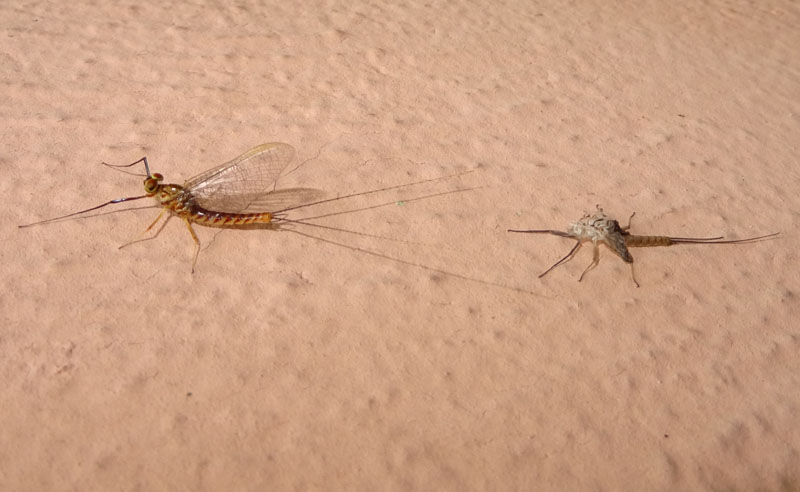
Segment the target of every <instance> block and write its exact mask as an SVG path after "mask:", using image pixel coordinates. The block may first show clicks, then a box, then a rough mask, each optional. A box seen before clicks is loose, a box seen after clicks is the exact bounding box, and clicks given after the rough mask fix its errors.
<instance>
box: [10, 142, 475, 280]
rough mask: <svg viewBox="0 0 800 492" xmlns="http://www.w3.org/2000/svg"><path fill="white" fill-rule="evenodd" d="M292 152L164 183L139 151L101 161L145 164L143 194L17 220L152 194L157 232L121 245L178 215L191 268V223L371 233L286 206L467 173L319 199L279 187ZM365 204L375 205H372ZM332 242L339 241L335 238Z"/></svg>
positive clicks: (253, 154) (261, 149)
mask: <svg viewBox="0 0 800 492" xmlns="http://www.w3.org/2000/svg"><path fill="white" fill-rule="evenodd" d="M294 154H295V151H294V148H293V147H292V146H291V145H289V144H285V143H277V142H273V143H266V144H262V145H259V146H257V147H254V148H253V149H250V150H248V151H247V152H245V153H244V154H242V155H240V156H238V157H236V158H235V159H233V160H231V161H229V162H226V163H224V164H222V165H220V166H217V167H214V168H212V169H209V170H207V171H205V172H202V173H200V174H198V175H197V176H194V177H193V178H190V179H188V180H187V181H186V182H185V183H184V184H182V185H178V184H171V183H164V182H163V181H164V176H163V175H161V174H160V173H151V172H150V165H149V163H148V162H147V157H142V158H141V159H139V160H137V161H135V162H132V163H130V164H124V165H112V164H106V163H104V164H105V165H106V166H109V167H112V168H129V167H132V166H135V165H137V164H140V163H141V164H143V165H144V168H145V173H146V174H145V175H144V176H145V179H144V191H145V194H144V195H141V196H135V197H125V198H116V199H114V200H110V201H108V202H106V203H103V204H101V205H97V206H95V207H92V208H88V209H86V210H81V211H80V212H75V213H71V214H67V215H63V216H60V217H55V218H52V219H47V220H43V221H39V222H35V223H32V224H26V225H21V226H19V227H30V226H34V225H39V224H46V223H49V222H54V221H58V220H62V219H67V218H70V217H74V216H78V215H81V214H85V213H87V212H91V211H93V210H97V209H100V208H102V207H105V206H108V205H112V204H117V203H122V202H129V201H133V200H140V199H142V198H154V199H155V200H156V202H157V206H158V207H161V212H160V213H159V214H158V216H157V217H156V219H155V220H154V221H153V222H152V223H151V224H150V225H149V226H148V227H147V229H145V231H144V232H143V234H146V233H147V232H148V231H150V230H151V229H153V227H155V225H156V224H158V223H159V221H161V219H162V218H164V217H165V216H166V219H165V220H164V222H163V223H162V224H161V226H160V227H159V228H158V229H157V230H156V233H155V234H154V235H153V236H152V237H149V238H144V239H137V240H135V241H131V242H129V243H126V244H123V245H122V246H120V248H122V247H125V246H127V245H129V244H133V243H136V242H140V241H145V240H148V239H153V238H155V237H156V236H158V234H159V233H160V232H161V230H162V229H163V228H164V226H165V225H166V224H167V222H168V221H169V219H170V218H171V217H178V218H180V219H181V220H182V221H183V222H184V224H186V227H187V228H188V229H189V233H190V234H191V236H192V240H193V241H194V244H195V251H194V256H193V259H192V272H194V268H195V265H196V264H197V258H198V256H199V255H200V240H199V239H198V237H197V234H196V233H195V231H194V228H193V227H192V225H193V224H198V225H202V226H207V227H217V228H226V229H253V228H278V227H279V226H280V225H281V224H284V223H286V224H289V223H291V224H303V225H308V226H312V227H322V228H324V229H333V230H338V231H342V232H351V233H355V234H359V235H363V236H372V235H370V234H366V233H362V232H357V231H349V230H346V229H338V228H334V227H329V226H323V225H320V224H314V223H309V222H306V220H310V219H312V218H317V217H311V218H305V219H289V218H288V217H287V212H289V211H291V210H296V209H300V208H305V207H310V206H312V205H319V204H322V203H327V202H332V201H336V200H342V199H345V198H350V197H355V196H361V195H367V194H371V193H378V192H381V191H388V190H393V189H399V188H403V187H407V186H413V185H419V184H423V183H428V182H432V181H438V180H442V179H446V178H450V177H457V176H461V175H463V174H466V173H458V174H452V175H448V176H442V177H439V178H432V179H426V180H422V181H416V182H413V183H406V184H402V185H397V186H390V187H387V188H381V189H377V190H370V191H364V192H359V193H352V194H349V195H344V196H338V197H335V198H328V199H322V196H323V195H324V193H323V192H322V191H320V190H317V189H313V188H285V189H277V181H278V178H279V177H280V176H281V175H282V174H283V173H284V171H285V169H286V167H287V166H288V165H289V163H290V162H292V159H293V158H294ZM467 172H469V171H467ZM469 189H471V188H462V189H457V190H454V191H450V192H444V193H437V194H435V195H427V196H423V197H417V198H414V199H411V200H405V201H406V202H408V201H413V200H418V199H423V198H429V197H433V196H439V195H443V194H447V193H456V192H460V191H467V190H469ZM384 205H385V204H384ZM369 208H374V206H373V207H369ZM329 215H330V214H329ZM373 237H381V236H373ZM384 239H389V238H384ZM327 242H332V241H327ZM334 244H338V243H335V242H334Z"/></svg>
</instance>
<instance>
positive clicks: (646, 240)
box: [625, 235, 674, 248]
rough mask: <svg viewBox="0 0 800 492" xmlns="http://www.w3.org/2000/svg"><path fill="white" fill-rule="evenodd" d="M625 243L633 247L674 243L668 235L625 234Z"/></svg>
mask: <svg viewBox="0 0 800 492" xmlns="http://www.w3.org/2000/svg"><path fill="white" fill-rule="evenodd" d="M625 244H626V245H627V246H630V247H632V248H646V247H649V246H670V245H672V244H674V243H673V242H672V239H670V238H669V237H667V236H632V235H629V236H625Z"/></svg>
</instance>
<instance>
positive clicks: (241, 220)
mask: <svg viewBox="0 0 800 492" xmlns="http://www.w3.org/2000/svg"><path fill="white" fill-rule="evenodd" d="M184 213H186V214H188V218H189V220H191V221H192V222H196V223H198V224H201V225H206V226H211V227H235V226H242V225H248V224H259V223H260V224H267V223H269V222H272V214H271V213H268V212H263V213H254V214H232V213H227V212H213V211H211V210H205V209H203V208H200V207H194V208H193V209H192V210H190V211H186V212H184Z"/></svg>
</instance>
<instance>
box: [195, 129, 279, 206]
mask: <svg viewBox="0 0 800 492" xmlns="http://www.w3.org/2000/svg"><path fill="white" fill-rule="evenodd" d="M293 158H294V148H293V147H292V146H291V145H289V144H285V143H266V144H263V145H259V146H258V147H255V148H253V149H250V150H248V151H247V152H245V153H244V154H242V155H240V156H239V157H237V158H235V159H233V160H232V161H230V162H226V163H225V164H222V165H221V166H217V167H215V168H213V169H209V170H208V171H205V172H203V173H201V174H198V175H197V176H195V177H193V178H190V179H189V180H187V181H186V183H184V185H183V187H184V189H185V190H187V191H188V192H190V193H191V194H192V196H193V197H194V198H195V200H196V201H197V204H198V205H200V206H201V207H203V208H205V209H206V210H212V211H214V212H227V213H248V211H249V210H250V209H251V205H252V204H253V203H255V202H257V200H259V199H261V198H263V197H264V196H265V195H267V194H269V192H270V191H272V188H273V187H274V185H275V182H276V181H277V179H278V177H280V175H281V172H283V170H284V169H285V168H286V166H287V165H289V163H290V162H292V159H293ZM259 211H260V212H268V211H269V210H263V209H262V210H259Z"/></svg>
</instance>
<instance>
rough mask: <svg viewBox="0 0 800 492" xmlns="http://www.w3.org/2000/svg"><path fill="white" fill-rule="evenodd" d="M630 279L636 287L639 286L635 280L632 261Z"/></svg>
mask: <svg viewBox="0 0 800 492" xmlns="http://www.w3.org/2000/svg"><path fill="white" fill-rule="evenodd" d="M631 280H633V283H634V284H636V288H637V289H638V288H639V282H637V281H636V275H635V274H634V273H633V262H631Z"/></svg>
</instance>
